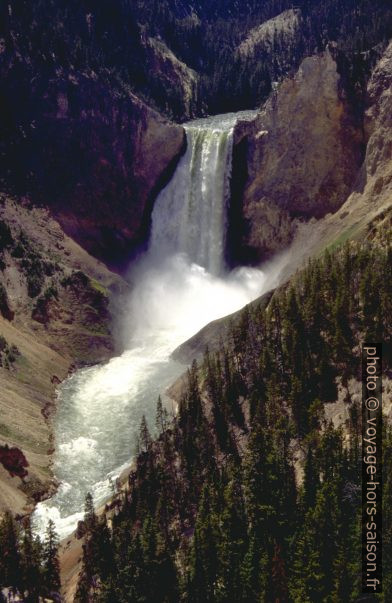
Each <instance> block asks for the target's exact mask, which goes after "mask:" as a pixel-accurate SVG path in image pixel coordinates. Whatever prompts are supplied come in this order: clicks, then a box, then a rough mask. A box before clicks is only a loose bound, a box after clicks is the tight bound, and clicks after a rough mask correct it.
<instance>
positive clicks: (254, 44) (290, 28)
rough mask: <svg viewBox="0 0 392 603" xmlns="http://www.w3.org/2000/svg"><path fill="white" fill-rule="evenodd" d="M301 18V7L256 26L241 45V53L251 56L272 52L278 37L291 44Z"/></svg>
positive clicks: (296, 33)
mask: <svg viewBox="0 0 392 603" xmlns="http://www.w3.org/2000/svg"><path fill="white" fill-rule="evenodd" d="M301 19H302V14H301V11H300V10H299V9H289V10H285V11H284V12H283V13H280V15H278V16H276V17H274V18H273V19H269V20H268V21H265V22H264V23H262V24H261V25H258V26H257V27H254V28H253V29H251V30H250V31H249V32H248V34H247V36H246V38H245V40H243V41H242V42H241V44H240V45H239V47H238V53H239V55H241V56H242V57H249V56H254V55H255V54H256V53H257V52H268V51H269V52H271V51H272V50H273V48H274V45H275V43H276V41H277V39H278V38H280V39H285V40H286V42H287V43H288V44H290V42H292V40H293V39H294V38H295V37H296V36H297V35H298V33H299V29H300V24H301Z"/></svg>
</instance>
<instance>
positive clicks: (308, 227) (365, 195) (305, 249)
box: [287, 42, 392, 274]
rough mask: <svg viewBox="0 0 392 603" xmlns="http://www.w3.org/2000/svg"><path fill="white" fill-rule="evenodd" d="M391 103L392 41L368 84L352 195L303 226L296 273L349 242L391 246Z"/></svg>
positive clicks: (295, 249)
mask: <svg viewBox="0 0 392 603" xmlns="http://www.w3.org/2000/svg"><path fill="white" fill-rule="evenodd" d="M391 102H392V42H391V43H390V44H389V46H388V47H387V49H386V50H385V52H384V55H383V56H382V58H381V59H380V61H379V62H378V64H377V65H376V67H375V69H374V70H373V73H372V76H371V78H370V81H369V84H368V90H367V109H366V112H365V120H364V122H365V133H366V142H367V145H366V153H365V158H364V161H363V164H362V166H361V169H360V170H359V173H358V177H357V179H356V181H355V183H354V186H353V187H352V192H351V194H350V195H349V196H348V198H347V200H346V201H345V203H344V204H343V205H342V206H341V207H340V208H339V210H338V211H337V212H336V213H334V214H331V215H328V216H326V217H325V218H323V219H321V220H318V221H316V220H312V221H311V223H309V224H304V225H301V227H300V229H299V230H298V232H297V235H296V238H295V240H294V244H293V248H292V256H293V264H294V265H293V266H292V267H291V270H292V269H294V268H295V266H298V265H299V264H300V263H301V262H303V261H304V259H306V258H307V257H309V256H311V255H315V254H318V253H320V252H321V251H322V250H323V249H325V248H326V247H328V246H335V245H337V244H340V243H342V242H344V241H345V240H349V239H359V240H361V239H363V238H364V237H368V238H370V239H372V238H377V240H378V241H379V243H380V244H388V241H389V240H390V228H391V224H392V143H391V141H392V115H391V110H390V108H391ZM287 274H288V272H287Z"/></svg>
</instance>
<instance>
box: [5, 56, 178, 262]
mask: <svg viewBox="0 0 392 603" xmlns="http://www.w3.org/2000/svg"><path fill="white" fill-rule="evenodd" d="M20 71H22V76H21V74H20ZM1 75H2V79H3V83H4V90H5V94H4V97H5V98H4V99H3V100H4V104H5V110H4V111H3V114H2V119H1V122H2V126H3V128H2V129H3V132H4V137H3V145H2V149H1V150H2V153H1V154H0V155H1V163H2V167H3V173H4V174H7V176H6V180H7V184H8V186H11V187H12V188H13V189H14V190H16V191H17V193H18V194H23V195H28V196H29V197H30V198H31V199H32V200H33V201H34V202H35V203H39V204H40V205H42V206H46V207H50V208H51V210H52V212H53V214H54V215H55V216H56V217H57V218H58V220H59V221H60V223H61V224H62V226H63V227H64V229H65V230H66V232H67V233H68V234H69V235H71V236H72V237H73V238H74V239H75V240H77V241H78V242H79V243H81V244H82V245H83V247H84V248H85V249H87V250H88V251H90V252H91V253H93V254H94V255H96V256H97V257H100V258H103V259H105V260H106V261H108V262H109V263H115V262H117V261H119V259H120V258H124V257H126V256H127V255H129V254H130V253H131V252H132V250H134V249H135V248H137V247H138V245H140V244H141V243H142V242H143V241H144V240H145V238H146V231H147V227H148V216H149V209H150V205H151V203H152V199H153V197H154V194H155V192H156V190H157V187H159V186H160V185H161V184H162V182H163V181H164V179H165V178H166V177H168V175H170V171H171V169H172V168H173V165H174V164H175V161H176V159H177V158H178V157H179V155H180V153H181V150H182V148H183V142H184V136H183V129H182V127H181V126H177V125H173V124H170V123H169V122H167V121H166V120H165V119H164V118H162V117H161V116H160V115H159V114H158V113H157V112H156V111H154V110H153V109H151V108H149V107H148V106H147V105H146V104H145V103H144V102H143V101H141V100H140V99H139V98H138V97H137V96H135V95H134V94H133V93H132V92H131V91H130V90H129V89H126V87H125V86H119V84H118V82H117V83H116V86H115V83H114V82H113V81H112V80H113V78H112V77H109V76H108V81H106V82H105V81H103V79H102V77H99V78H98V77H97V75H96V74H94V73H93V72H91V73H88V74H87V73H77V72H73V73H72V72H64V71H63V72H61V71H60V73H58V74H57V75H55V76H54V77H53V78H51V79H50V80H49V82H47V81H46V78H44V77H37V78H32V74H30V73H29V72H28V70H25V69H24V66H23V65H22V66H20V65H18V61H17V60H16V59H14V60H11V61H10V62H9V63H8V64H7V66H6V67H4V68H3V71H2V74H1ZM30 78H32V79H30Z"/></svg>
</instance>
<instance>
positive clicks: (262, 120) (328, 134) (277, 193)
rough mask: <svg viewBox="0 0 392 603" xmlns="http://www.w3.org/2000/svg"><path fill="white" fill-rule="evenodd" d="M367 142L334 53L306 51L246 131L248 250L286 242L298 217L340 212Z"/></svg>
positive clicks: (266, 250)
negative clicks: (293, 71) (308, 54)
mask: <svg viewBox="0 0 392 603" xmlns="http://www.w3.org/2000/svg"><path fill="white" fill-rule="evenodd" d="M362 145H363V134H362V127H361V124H360V123H358V122H357V121H356V120H355V118H354V116H353V112H352V108H351V106H350V104H349V102H348V101H347V98H346V95H345V89H344V86H343V82H342V78H341V76H340V75H339V73H338V68H337V63H336V61H335V60H334V58H333V56H332V54H331V53H330V52H329V51H326V52H325V53H322V54H320V55H315V56H312V57H309V58H306V59H305V60H304V61H303V62H302V64H301V66H300V68H299V70H298V72H297V73H296V75H295V76H294V77H290V78H287V79H286V80H284V81H283V82H282V84H281V85H280V86H279V87H277V88H276V89H275V91H274V92H273V93H272V95H271V96H270V98H269V100H268V101H267V103H266V105H265V106H264V107H263V109H262V110H261V112H260V114H259V116H258V118H257V120H256V121H255V123H254V131H253V134H252V135H251V136H250V137H248V148H247V161H246V163H247V170H248V179H247V182H246V183H245V190H244V193H243V201H242V204H243V205H242V206H243V218H244V220H245V232H244V234H243V244H244V246H245V249H246V250H247V253H245V255H247V256H248V257H250V258H252V259H254V260H257V261H258V260H260V259H262V258H265V257H266V256H268V255H270V254H272V253H274V252H276V251H277V250H279V249H282V248H284V247H286V246H287V245H288V243H289V242H290V241H291V240H292V238H293V234H294V232H295V228H296V223H297V220H298V219H302V220H308V219H310V218H311V217H315V218H321V217H322V216H324V215H326V214H327V213H329V212H334V211H336V210H337V209H338V208H339V207H340V206H341V205H342V203H343V202H344V201H345V199H346V198H347V195H348V194H349V192H350V190H351V187H352V185H353V182H354V180H355V177H356V174H357V171H358V168H359V166H360V163H361V159H362Z"/></svg>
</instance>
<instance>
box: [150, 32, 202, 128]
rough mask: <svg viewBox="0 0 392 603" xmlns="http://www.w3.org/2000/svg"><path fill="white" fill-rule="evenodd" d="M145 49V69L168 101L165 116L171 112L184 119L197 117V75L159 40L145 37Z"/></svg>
mask: <svg viewBox="0 0 392 603" xmlns="http://www.w3.org/2000/svg"><path fill="white" fill-rule="evenodd" d="M145 48H146V51H147V52H146V55H147V60H148V68H149V70H150V71H151V73H154V74H155V76H156V79H157V86H158V87H159V89H160V90H162V88H164V89H165V92H166V95H167V98H168V99H170V101H171V103H170V106H169V105H168V106H167V107H166V113H169V111H170V110H172V111H173V112H174V113H175V114H178V115H179V116H182V117H185V118H187V119H192V118H193V117H196V115H197V108H198V87H199V75H198V74H197V73H196V71H194V70H193V69H191V68H190V67H188V65H186V64H185V63H184V62H183V61H180V60H179V59H178V58H177V57H176V55H175V54H174V53H173V52H172V50H170V48H168V46H167V45H166V44H165V43H164V42H163V41H162V40H159V39H157V38H148V39H147V41H146V43H145ZM157 92H158V91H157Z"/></svg>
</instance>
